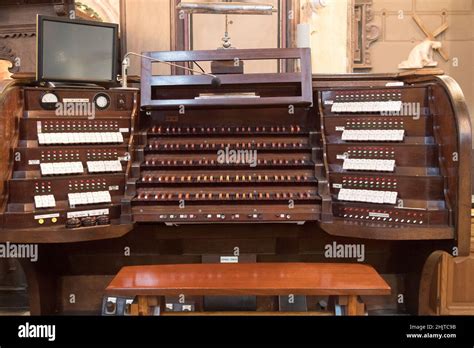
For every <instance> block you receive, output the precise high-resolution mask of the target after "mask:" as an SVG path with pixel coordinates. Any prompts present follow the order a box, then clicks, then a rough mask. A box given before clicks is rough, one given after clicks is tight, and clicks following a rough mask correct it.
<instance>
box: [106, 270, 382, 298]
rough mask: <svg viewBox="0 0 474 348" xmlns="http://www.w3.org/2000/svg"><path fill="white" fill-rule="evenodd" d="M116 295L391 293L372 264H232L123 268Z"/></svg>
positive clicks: (113, 288)
mask: <svg viewBox="0 0 474 348" xmlns="http://www.w3.org/2000/svg"><path fill="white" fill-rule="evenodd" d="M106 292H107V294H110V295H116V296H137V295H155V296H178V295H180V294H184V295H188V296H192V295H196V296H204V295H262V296H273V295H289V294H294V295H389V294H390V287H389V286H388V284H387V283H386V282H385V281H384V280H383V279H382V277H381V276H380V275H379V274H378V273H377V272H376V271H375V269H373V268H372V267H371V266H369V265H364V264H347V263H232V264H229V263H228V264H222V263H220V264H219V263H217V264H178V265H147V266H128V267H123V268H122V269H121V270H120V272H119V273H118V274H117V275H116V276H115V277H114V279H113V280H112V282H111V283H110V284H109V286H108V287H107V290H106Z"/></svg>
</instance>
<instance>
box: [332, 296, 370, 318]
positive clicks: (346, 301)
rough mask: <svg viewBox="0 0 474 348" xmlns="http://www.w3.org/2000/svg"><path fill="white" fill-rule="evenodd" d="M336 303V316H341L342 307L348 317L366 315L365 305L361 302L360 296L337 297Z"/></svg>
mask: <svg viewBox="0 0 474 348" xmlns="http://www.w3.org/2000/svg"><path fill="white" fill-rule="evenodd" d="M334 301H335V303H334V310H335V315H341V310H340V309H341V307H342V308H345V309H346V310H345V314H346V315H351V316H354V315H365V305H364V303H362V302H359V296H358V295H348V296H336V298H335V299H334ZM338 308H339V310H337V309H338Z"/></svg>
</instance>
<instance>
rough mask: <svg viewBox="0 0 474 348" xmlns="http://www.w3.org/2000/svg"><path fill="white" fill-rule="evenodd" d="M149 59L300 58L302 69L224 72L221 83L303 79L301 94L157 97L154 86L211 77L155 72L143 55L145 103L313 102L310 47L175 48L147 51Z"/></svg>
mask: <svg viewBox="0 0 474 348" xmlns="http://www.w3.org/2000/svg"><path fill="white" fill-rule="evenodd" d="M144 54H145V55H146V56H148V57H150V59H157V60H161V61H167V62H177V63H181V62H192V61H229V60H231V61H232V60H234V59H235V58H238V59H239V60H264V59H279V60H283V59H299V60H300V62H301V72H295V73H285V74H278V73H276V74H275V73H274V74H272V73H266V74H249V75H246V74H228V75H221V76H220V79H221V81H222V84H241V83H247V84H255V85H258V84H259V83H284V82H287V83H300V85H301V95H300V96H296V97H293V96H292V97H266V98H258V99H248V98H225V99H221V100H215V99H200V100H197V99H179V100H169V99H168V100H155V99H152V98H151V89H152V87H153V86H174V85H195V84H210V82H211V81H210V79H211V78H210V77H209V76H203V75H186V76H182V75H180V76H171V75H169V76H156V75H153V73H152V64H153V62H152V61H151V60H150V59H147V58H142V72H141V98H142V104H141V105H142V107H145V108H153V107H173V106H176V107H177V106H180V105H184V106H201V105H208V106H209V105H213V106H216V105H219V106H235V105H240V106H242V105H247V106H248V105H310V104H312V101H313V94H312V87H311V84H312V82H311V56H310V50H309V48H287V49H246V50H216V51H214V50H212V51H176V52H172V51H169V52H146V53H144Z"/></svg>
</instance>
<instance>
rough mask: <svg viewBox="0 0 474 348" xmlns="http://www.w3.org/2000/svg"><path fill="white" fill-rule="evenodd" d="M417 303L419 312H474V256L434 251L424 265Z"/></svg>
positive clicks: (460, 313) (464, 313)
mask: <svg viewBox="0 0 474 348" xmlns="http://www.w3.org/2000/svg"><path fill="white" fill-rule="evenodd" d="M418 304H419V306H418V314H420V315H473V314H474V255H471V256H468V257H453V256H451V255H449V254H448V253H446V252H443V251H435V252H433V253H432V254H431V255H430V256H429V257H428V259H427V260H426V262H425V265H424V267H423V271H422V274H421V280H420V292H419V298H418Z"/></svg>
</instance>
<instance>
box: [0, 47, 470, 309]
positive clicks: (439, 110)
mask: <svg viewBox="0 0 474 348" xmlns="http://www.w3.org/2000/svg"><path fill="white" fill-rule="evenodd" d="M145 54H146V55H148V56H149V57H151V58H155V59H160V60H165V61H172V62H177V63H180V64H186V63H188V64H192V63H189V62H199V61H232V60H235V59H238V60H242V61H247V60H253V59H281V60H283V59H297V60H299V67H300V71H299V72H292V73H279V74H245V73H243V74H236V73H235V72H233V73H229V74H220V75H219V78H220V80H221V85H220V86H218V87H215V86H211V84H210V77H209V76H197V75H196V76H194V75H175V76H155V75H153V74H152V65H153V63H152V62H151V61H150V60H147V59H143V60H142V76H141V88H140V92H138V91H136V90H133V89H129V90H121V89H102V90H100V89H91V88H89V89H88V88H85V89H82V88H81V89H77V88H69V89H68V88H45V87H40V86H35V85H34V84H33V83H27V82H24V81H23V82H22V81H16V82H11V83H10V84H7V83H4V84H3V85H2V87H3V89H2V93H1V97H0V98H1V99H0V117H1V118H0V124H1V137H2V149H1V152H2V156H1V164H0V165H1V175H2V179H3V181H2V183H1V185H2V186H0V188H1V192H0V193H1V196H0V197H1V201H0V214H1V215H0V216H1V225H0V228H1V229H0V239H1V241H2V242H6V241H9V242H12V243H40V261H39V262H37V263H31V262H26V261H25V262H23V265H24V268H25V272H26V274H27V277H28V279H29V281H30V284H32V285H31V286H30V288H31V289H30V300H31V310H32V313H35V314H46V313H100V308H101V296H102V295H103V293H104V289H105V288H106V286H107V284H108V282H109V281H110V280H111V277H112V276H113V275H114V274H116V273H118V271H119V270H120V268H121V267H123V266H127V265H136V264H150V265H152V264H170V263H201V262H204V259H205V258H206V257H209V256H212V255H214V256H216V255H229V254H232V253H233V252H235V248H236V247H237V249H238V250H239V252H240V255H243V254H251V255H254V257H255V259H256V260H257V262H285V261H294V262H315V261H323V262H330V261H331V260H328V258H327V257H325V256H324V247H325V245H327V244H331V243H346V244H357V243H362V244H364V245H365V246H366V254H367V257H366V260H365V262H367V263H369V264H371V265H373V266H374V267H375V268H376V269H377V271H378V272H379V273H381V274H383V275H385V276H386V279H389V280H390V282H391V285H392V287H393V288H394V289H395V290H394V291H393V292H392V295H393V296H396V294H398V293H403V294H405V296H406V298H407V303H406V304H404V305H403V308H402V309H401V308H400V306H399V305H397V304H395V302H396V300H393V303H392V304H391V308H392V309H393V308H395V310H398V311H406V312H411V313H414V312H416V311H417V303H416V301H417V291H418V289H417V284H418V281H419V276H420V272H421V268H422V266H423V263H424V261H425V260H426V259H427V257H428V256H429V255H430V253H432V252H433V251H436V250H445V251H447V252H449V253H455V254H456V255H460V256H462V255H468V254H469V243H470V202H471V198H470V195H471V189H470V187H471V183H470V174H469V173H470V169H469V168H470V161H471V157H470V156H471V127H470V119H469V114H468V112H467V107H466V104H465V101H464V97H463V95H462V92H461V90H460V88H459V87H458V85H457V84H456V82H455V81H453V80H452V79H451V78H449V77H447V76H434V75H425V74H423V73H413V74H410V75H396V74H383V75H365V74H362V75H316V76H312V75H311V71H310V57H309V50H307V49H285V50H274V49H259V50H229V51H227V50H218V51H190V52H149V53H145ZM221 72H222V71H221ZM139 98H140V100H139ZM64 102H69V103H71V104H72V105H77V104H78V103H81V102H86V104H87V103H90V104H93V105H94V106H95V110H96V114H95V115H94V117H91V115H85V116H82V115H81V116H77V115H74V116H70V115H67V113H66V114H65V115H58V114H57V108H56V107H53V104H55V103H64ZM79 242H83V243H79ZM127 248H128V249H127ZM124 249H125V250H126V252H125V253H124ZM127 250H128V254H127ZM52 260H55V262H54V264H52V263H51V261H52ZM91 289H92V290H91ZM71 292H74V293H76V294H81V297H79V298H80V300H79V301H78V302H76V303H74V304H71V303H69V302H68V301H67V294H69V293H71ZM55 296H56V297H57V298H55ZM58 298H59V299H58ZM190 299H191V300H192V301H195V302H194V303H195V304H196V306H197V307H200V306H201V307H202V306H203V304H202V298H201V299H200V298H198V297H197V298H193V297H192V296H191V297H190ZM167 300H168V299H167ZM267 300H268V299H267ZM169 301H171V302H172V299H169ZM262 307H264V308H265V310H271V309H275V303H274V301H273V300H272V299H270V300H268V301H266V302H265V301H260V300H259V301H257V308H256V309H257V310H259V309H261V308H262ZM310 307H311V306H309V307H308V308H310ZM310 309H311V308H310Z"/></svg>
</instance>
